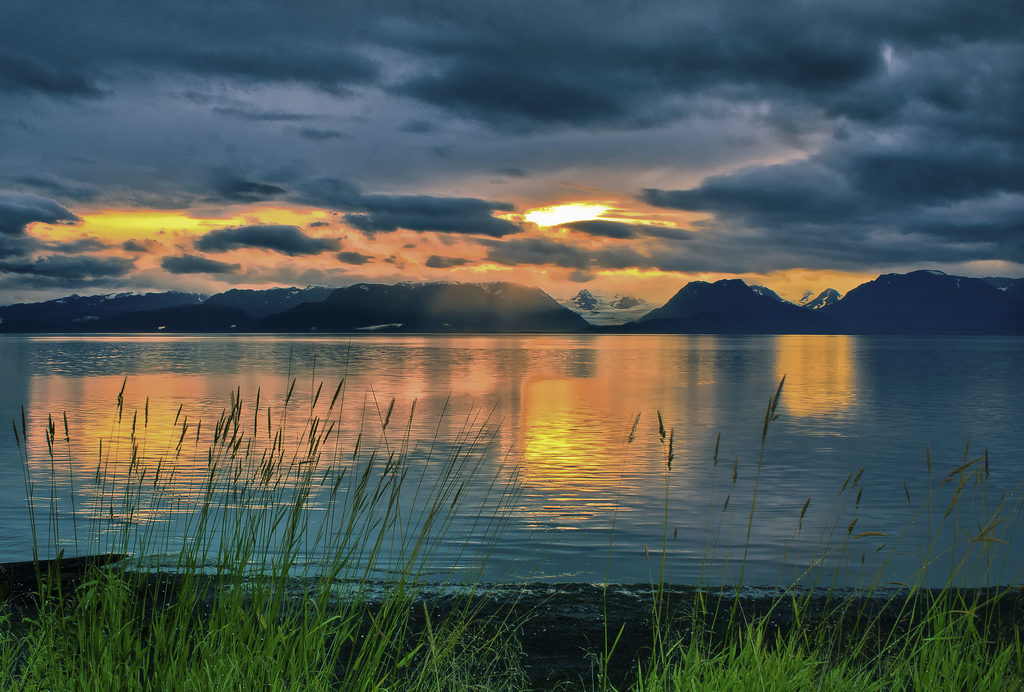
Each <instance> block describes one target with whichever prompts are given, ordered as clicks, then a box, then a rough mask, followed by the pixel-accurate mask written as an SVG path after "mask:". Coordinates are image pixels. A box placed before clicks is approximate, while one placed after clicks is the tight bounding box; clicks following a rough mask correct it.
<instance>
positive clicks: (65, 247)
mask: <svg viewBox="0 0 1024 692" xmlns="http://www.w3.org/2000/svg"><path fill="white" fill-rule="evenodd" d="M108 247H110V246H109V245H107V244H106V243H104V242H103V241H101V240H99V239H98V238H88V237H82V238H76V239H74V240H69V241H67V242H63V243H47V244H46V249H47V250H53V251H54V252H60V253H63V254H66V255H74V254H78V253H80V252H101V251H103V250H106V249H107V248H108Z"/></svg>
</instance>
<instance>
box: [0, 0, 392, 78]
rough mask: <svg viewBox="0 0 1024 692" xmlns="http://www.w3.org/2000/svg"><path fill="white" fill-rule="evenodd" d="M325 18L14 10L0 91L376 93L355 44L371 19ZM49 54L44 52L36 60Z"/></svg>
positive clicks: (108, 5)
mask: <svg viewBox="0 0 1024 692" xmlns="http://www.w3.org/2000/svg"><path fill="white" fill-rule="evenodd" d="M319 9H320V11H317V12H295V11H293V9H292V8H285V7H282V6H280V5H277V4H275V3H273V2H252V3H246V4H245V5H239V6H233V5H232V6H227V5H223V6H222V5H217V4H214V5H209V4H204V3H197V2H194V1H192V0H184V1H183V2H176V3H170V4H164V3H156V4H150V3H146V4H144V5H138V6H132V7H130V8H126V7H124V6H123V5H121V4H120V3H117V2H114V1H112V0H96V2H92V3H90V6H89V7H88V8H86V7H83V6H80V5H76V4H69V5H66V6H62V7H61V15H60V21H59V22H58V21H54V18H53V14H52V8H50V9H47V8H43V7H39V6H38V5H36V4H34V3H32V2H27V1H22V0H12V2H11V3H10V6H9V7H8V6H5V8H4V11H5V22H4V25H5V26H4V27H0V45H3V46H4V47H5V51H4V54H3V57H2V62H0V89H2V90H3V91H21V92H35V93H43V94H48V95H55V96H62V97H82V96H97V95H100V94H105V93H106V92H105V90H104V89H103V88H101V86H100V85H101V84H104V85H106V84H110V83H115V82H117V81H118V80H122V79H128V78H141V79H152V77H153V75H160V74H167V73H171V74H179V75H186V76H191V77H193V78H194V77H206V78H210V79H220V80H225V81H230V82H240V83H260V82H272V83H279V84H295V83H298V84H304V85H308V86H310V87H312V88H315V89H318V90H321V91H324V92H327V93H332V94H338V93H344V92H345V90H346V89H348V88H350V87H352V86H357V85H364V84H371V83H373V82H374V81H375V80H376V79H377V77H378V67H377V64H376V61H375V60H374V59H372V58H370V57H369V56H368V55H367V54H366V51H364V50H360V49H359V43H360V42H359V41H358V40H357V38H358V32H360V31H365V30H366V28H367V26H366V21H367V18H365V13H363V12H357V11H355V10H350V9H349V8H348V7H345V8H342V7H340V6H339V7H336V8H331V7H329V6H326V5H325V6H323V7H322V8H319ZM44 45H45V46H46V50H45V51H43V50H39V47H40V46H44ZM15 56H17V57H15ZM25 56H31V57H25Z"/></svg>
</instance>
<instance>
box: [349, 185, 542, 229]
mask: <svg viewBox="0 0 1024 692" xmlns="http://www.w3.org/2000/svg"><path fill="white" fill-rule="evenodd" d="M359 206H360V210H359V211H358V212H356V213H348V214H346V215H345V221H346V222H347V223H348V224H350V225H352V226H355V227H356V228H358V229H360V230H362V231H366V232H368V233H376V232H379V231H384V232H387V231H397V230H398V229H399V228H404V229H407V230H410V231H437V232H439V233H468V234H474V235H486V236H491V237H493V238H501V237H502V236H506V235H511V234H513V233H519V232H520V231H521V230H522V229H520V228H519V226H517V225H516V224H514V223H512V222H511V221H506V220H505V219H499V218H496V217H494V216H492V215H491V214H492V212H495V211H512V210H513V209H514V207H513V206H512V205H510V204H503V203H501V202H487V201H484V200H481V199H472V198H464V197H429V196H426V195H395V196H390V195H366V196H364V197H363V198H362V199H361V200H360V205H359Z"/></svg>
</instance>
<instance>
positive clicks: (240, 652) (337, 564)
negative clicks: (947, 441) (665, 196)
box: [0, 382, 1024, 692]
mask: <svg viewBox="0 0 1024 692" xmlns="http://www.w3.org/2000/svg"><path fill="white" fill-rule="evenodd" d="M294 386H295V385H294V382H293V383H292V386H291V388H290V389H289V390H288V392H287V393H286V394H285V395H284V397H283V401H280V402H277V403H278V405H277V406H275V407H271V406H268V405H266V404H261V402H260V394H259V392H257V395H256V398H255V401H254V402H252V404H246V403H244V402H243V401H242V397H241V394H240V392H239V391H235V392H232V393H231V395H230V397H229V403H228V405H227V406H226V407H225V409H224V411H223V413H222V414H221V415H220V417H219V418H218V419H217V420H216V421H214V422H213V424H212V425H207V426H204V425H203V423H202V422H201V421H191V420H190V419H189V418H188V417H187V415H185V414H184V413H183V412H182V410H181V409H180V408H179V410H178V412H177V413H176V414H175V416H174V417H173V425H172V427H171V428H170V431H171V432H170V435H169V437H170V439H169V440H159V441H157V442H156V443H154V442H153V441H152V440H151V439H149V437H150V434H149V433H150V425H151V424H150V410H149V402H148V401H147V402H146V404H145V406H144V407H143V408H142V409H141V410H140V411H138V412H134V413H132V414H131V415H129V414H128V413H127V411H126V408H125V405H124V397H123V393H124V390H123V388H122V392H121V393H120V394H119V395H118V401H117V406H116V410H115V415H114V422H113V423H112V426H111V432H110V434H109V435H108V436H107V437H106V438H104V440H103V441H102V442H101V444H99V448H98V452H97V456H96V457H95V466H94V469H91V470H90V473H89V474H87V477H84V478H83V477H82V474H81V472H80V470H78V471H76V463H77V461H78V460H77V459H76V454H75V453H74V451H73V448H72V440H71V435H70V433H69V430H68V427H69V426H68V422H67V418H66V417H65V418H64V419H63V421H62V425H61V424H55V422H54V421H53V420H52V419H50V420H48V421H47V425H46V440H47V449H46V453H45V454H43V455H41V456H40V458H36V457H34V456H32V455H31V454H30V452H29V450H28V444H27V442H26V440H27V434H26V433H27V430H26V428H27V424H26V422H25V417H24V416H23V418H22V421H21V424H20V426H19V425H15V431H14V432H15V437H16V440H17V443H18V445H19V448H20V449H21V453H22V463H23V465H24V468H25V484H26V492H27V495H28V509H29V512H30V516H31V519H32V526H33V531H34V541H33V545H34V558H35V559H34V561H33V568H32V575H31V578H30V579H28V581H27V582H26V583H27V584H28V585H27V586H25V584H22V588H20V590H19V588H18V584H16V583H15V581H16V580H14V579H11V580H9V583H7V584H6V586H5V588H6V589H7V591H6V593H3V598H2V599H0V600H2V605H0V689H25V690H44V689H46V690H53V689H74V690H80V689H84V690H101V689H102V690H118V689H161V690H162V689H175V690H177V689H181V690H200V689H201V690H207V689H225V690H234V689H237V690H250V689H271V690H521V689H531V688H532V689H551V688H555V689H576V688H583V689H601V690H627V689H630V690H636V691H637V692H646V691H648V690H651V691H653V690H684V689H685V690H748V689H758V690H806V689H824V690H832V689H836V690H839V689H843V690H847V689H852V690H923V689H928V690H931V689H948V690H965V689H1000V690H1013V689H1024V651H1022V646H1021V643H1022V642H1021V640H1022V629H1024V615H1022V613H1024V589H1021V587H1020V582H1021V579H1020V577H1021V575H1019V574H1007V572H1006V564H1007V560H1006V551H1007V550H1009V549H1010V547H1011V546H1012V544H1013V540H1012V536H1013V531H1014V530H1015V527H1016V523H1017V522H1018V521H1019V518H1020V513H1021V506H1020V501H1019V496H1018V495H1017V494H1016V491H1013V492H1008V493H1004V494H1003V495H1002V497H1001V498H1000V499H999V501H998V502H995V503H993V504H992V506H989V505H988V504H987V503H988V499H987V498H988V497H989V494H988V493H987V491H986V490H987V489H986V483H987V481H988V476H989V461H988V456H987V454H984V455H981V456H977V457H974V458H971V457H970V456H969V455H967V454H965V459H964V461H963V463H962V464H960V465H959V466H958V467H957V468H956V469H954V470H953V471H952V472H950V473H948V474H946V475H944V476H936V479H935V482H934V484H933V489H932V493H931V495H929V497H927V498H926V499H925V501H924V504H923V506H922V507H921V508H920V509H919V510H918V511H917V512H916V513H914V514H913V518H912V520H911V525H910V526H908V527H907V529H906V531H905V532H904V534H903V535H901V536H890V535H885V534H882V533H881V532H875V531H871V530H870V527H863V526H860V527H858V526H857V521H858V519H859V515H858V514H857V511H858V509H859V508H860V507H861V503H862V494H863V487H862V486H861V485H860V483H861V478H862V474H863V473H864V472H863V470H860V471H855V472H853V473H851V474H850V476H849V477H848V478H847V479H846V481H844V483H843V485H842V487H841V488H840V489H839V491H838V495H837V497H838V498H839V500H838V501H837V503H836V504H837V508H838V509H837V512H836V516H835V519H834V521H832V522H831V523H830V524H828V525H826V526H825V527H824V528H823V529H822V535H821V537H820V538H818V539H816V540H817V555H816V556H815V557H814V559H813V560H811V561H810V563H804V564H801V565H799V566H797V567H796V568H795V574H796V577H795V578H793V579H790V580H787V581H786V582H785V583H781V584H779V585H775V586H774V587H773V588H771V589H768V590H765V589H751V588H750V587H749V586H747V585H746V584H745V578H746V574H747V571H746V567H747V561H748V556H749V548H750V545H751V533H752V527H753V525H754V522H755V521H756V517H757V513H758V505H757V502H758V498H757V488H758V482H759V480H760V474H761V467H762V465H763V464H764V463H765V460H766V458H767V457H768V456H769V455H770V449H769V442H770V431H771V429H772V426H773V425H774V423H775V421H776V420H778V418H779V417H780V398H781V396H782V392H783V383H780V384H779V387H778V389H777V390H776V391H775V393H774V396H772V397H771V398H770V399H769V402H768V407H767V409H766V412H765V417H764V421H763V426H762V430H761V445H760V451H759V454H758V458H757V462H756V467H755V470H754V474H755V478H754V482H753V493H752V495H751V496H750V497H749V499H748V498H746V497H743V495H742V494H741V493H738V492H737V480H736V479H737V464H736V462H734V464H733V466H732V477H731V484H729V483H728V482H727V484H728V487H726V488H724V489H723V488H719V493H724V494H725V497H724V499H723V498H722V497H720V496H719V495H716V494H715V492H716V491H715V487H714V485H712V488H711V497H709V499H708V505H709V508H708V517H707V521H706V524H707V536H706V537H705V554H704V556H703V559H702V563H703V564H706V565H707V566H708V571H707V572H706V575H705V576H704V577H702V578H701V579H700V580H699V582H698V583H697V584H693V585H690V586H687V587H686V588H682V589H680V588H679V587H678V585H674V584H672V583H670V580H669V576H668V570H667V567H666V555H667V553H668V549H669V545H670V541H669V529H668V516H669V503H670V497H669V494H668V491H667V489H666V494H665V517H666V520H665V527H664V532H663V535H662V537H661V548H662V550H661V553H660V557H659V558H657V560H658V564H657V565H656V569H655V570H654V571H653V573H654V574H656V575H657V576H656V578H654V579H652V582H651V583H650V584H648V585H647V586H646V587H645V589H646V593H647V598H646V600H645V601H638V602H637V603H638V604H639V605H636V606H635V608H636V609H635V611H628V610H627V612H625V613H623V611H622V608H619V611H618V614H617V615H615V616H613V614H612V608H611V606H610V605H609V604H610V601H611V600H612V595H611V594H610V593H609V588H608V586H607V585H606V586H605V587H604V589H603V590H601V591H599V592H595V593H599V594H600V595H599V598H600V599H601V603H599V604H588V605H590V606H594V607H593V611H594V612H596V613H599V614H600V622H598V623H597V626H598V627H599V628H603V632H600V633H599V634H598V636H596V637H592V638H590V639H587V640H586V643H585V644H580V643H579V642H580V641H582V640H580V639H579V638H578V637H577V638H574V635H577V634H579V633H576V632H573V631H571V628H572V627H573V625H571V624H569V625H562V626H563V627H564V629H563V630H560V631H559V632H558V633H557V635H556V637H555V640H557V639H558V638H559V637H560V638H561V642H560V643H561V645H562V646H564V648H565V651H563V652H561V653H562V654H564V656H565V657H566V658H570V659H571V658H575V659H577V660H579V661H586V662H587V666H588V670H589V673H587V674H582V673H571V674H567V675H566V676H563V677H562V678H561V679H557V680H552V679H551V677H550V676H547V675H545V674H544V671H542V670H538V667H537V665H536V664H535V663H534V662H532V661H531V652H532V653H533V654H534V655H536V654H537V650H536V648H535V647H533V646H532V642H531V641H530V640H529V638H528V636H529V635H528V634H525V633H528V632H531V631H535V628H534V629H531V626H530V623H531V622H536V621H537V618H538V617H539V616H541V615H542V614H543V613H544V612H548V611H551V610H552V609H554V610H555V611H556V612H557V609H558V607H559V599H560V598H562V597H563V596H562V595H560V593H559V590H558V588H557V587H555V588H553V589H551V593H552V594H553V595H550V596H549V597H547V598H548V599H549V600H540V601H537V600H533V601H527V602H525V603H519V602H518V601H517V599H516V597H515V596H506V597H505V598H506V599H507V600H506V601H504V602H500V603H495V602H494V596H493V595H490V594H491V593H493V592H492V591H490V590H489V587H488V588H484V587H485V585H484V584H483V583H482V582H481V579H482V575H483V574H484V571H483V570H484V566H485V565H486V562H487V559H488V555H489V554H490V552H491V551H492V550H493V548H494V546H495V545H496V544H497V542H498V541H500V540H501V536H502V531H503V530H504V528H505V526H506V525H507V523H508V520H509V517H510V516H512V512H513V511H514V509H515V507H516V504H517V502H518V496H519V486H518V483H517V481H518V474H517V468H516V466H515V463H514V460H513V459H512V458H510V456H509V455H504V456H502V455H501V453H500V450H495V449H494V445H495V436H496V432H497V426H496V423H495V422H494V421H492V420H491V417H490V415H489V414H488V413H487V412H485V411H473V412H470V413H469V414H468V415H466V416H465V417H464V418H463V419H461V423H459V424H456V425H454V426H453V430H454V434H453V435H451V436H446V435H443V434H442V433H441V430H442V425H441V424H440V422H439V423H438V425H437V426H436V427H435V428H433V430H434V432H433V434H430V435H426V436H423V433H422V430H423V428H422V427H416V426H414V415H415V404H413V405H412V406H410V409H409V412H408V416H407V418H406V419H405V421H404V423H403V424H399V423H397V420H398V414H397V413H396V403H395V401H394V400H392V401H391V402H390V403H389V404H387V405H381V404H380V403H379V402H378V401H377V400H376V398H375V397H374V396H373V395H372V392H371V393H370V395H368V396H367V397H364V399H363V402H362V405H361V406H356V407H354V410H353V409H350V410H347V411H346V409H345V392H344V382H342V383H340V384H339V385H338V386H337V388H336V389H335V390H334V393H333V396H330V397H328V396H327V395H326V394H324V391H323V385H320V386H319V387H317V388H312V391H311V392H310V397H309V402H308V405H307V404H306V403H305V402H304V403H303V404H302V405H301V406H299V405H298V404H297V403H296V401H295V397H294ZM296 411H299V412H300V413H296ZM452 415H453V414H452V413H451V412H450V411H449V410H448V407H447V405H446V406H445V407H444V409H443V410H442V411H441V412H440V417H441V418H442V419H446V418H447V419H449V420H450V418H451V416H452ZM295 419H297V420H298V422H295ZM638 422H639V418H637V420H636V421H634V423H633V426H632V429H631V431H630V433H629V439H628V440H627V445H628V443H629V442H631V441H632V440H633V439H634V437H635V435H636V431H637V426H638ZM61 429H63V436H62V435H61V431H62V430H61ZM415 430H419V431H420V432H419V433H415V434H414V431H415ZM161 432H162V433H163V434H166V433H167V429H162V430H161ZM657 434H658V439H659V441H660V442H661V444H662V445H663V448H664V450H665V472H666V478H668V474H669V473H671V466H672V462H673V458H674V449H673V440H674V432H673V430H672V429H671V427H669V428H666V425H665V421H664V419H663V418H662V416H661V414H660V413H659V414H658V433H657ZM417 435H419V437H417ZM718 447H719V446H718V444H717V443H716V446H715V451H714V454H713V456H712V464H713V465H714V466H716V467H717V465H718ZM495 459H498V460H499V461H500V463H498V464H495ZM928 472H929V474H930V473H931V460H930V458H929V459H928ZM172 481H173V483H172ZM666 483H667V480H666ZM172 485H173V487H174V490H173V492H172V491H171V490H169V488H171V486H172ZM44 489H45V490H44ZM904 490H905V488H904ZM62 493H66V496H65V497H60V496H61V494H62ZM740 498H742V500H741V499H740ZM72 500H73V501H74V503H75V504H72ZM730 501H733V503H734V508H735V507H736V506H738V505H736V504H735V503H736V502H740V501H742V502H744V503H746V502H747V501H749V506H747V505H746V504H743V506H742V509H741V514H742V516H743V518H744V520H745V522H746V523H745V526H741V527H740V528H739V530H738V532H737V533H738V534H739V535H740V536H743V538H742V539H741V542H740V543H739V544H738V545H732V544H731V543H729V541H728V538H726V539H723V538H722V536H721V535H720V531H721V523H720V520H718V519H717V518H716V517H715V516H713V515H715V514H722V515H724V514H725V512H726V509H727V508H728V507H729V503H730ZM907 501H908V504H909V503H910V494H909V492H907ZM808 504H809V503H804V504H803V506H802V509H801V510H800V512H799V516H794V517H793V520H794V523H795V535H796V537H797V538H803V537H802V536H801V535H800V532H801V531H803V522H804V520H805V514H806V511H807V507H808ZM965 504H970V508H971V512H966V511H965V512H964V513H963V514H961V511H960V508H961V507H962V506H964V505H965ZM65 506H70V507H71V508H72V511H71V513H70V515H68V514H66V513H64V512H63V510H62V508H63V507H65ZM978 507H981V509H982V510H984V512H981V513H979V512H978V511H977V509H978ZM845 510H849V511H847V512H846V513H845V514H844V511H845ZM850 513H852V514H853V516H852V518H851V516H850ZM967 516H970V517H978V516H981V517H983V519H982V520H981V521H980V522H976V524H977V525H971V526H968V525H967V522H966V521H965V520H963V519H962V518H961V517H967ZM43 517H45V520H44V519H43ZM972 521H975V520H974V519H972ZM716 525H717V526H718V527H719V528H718V529H714V528H713V527H715V526H716ZM922 527H924V528H925V529H926V530H925V531H924V533H923V535H924V538H925V540H924V544H923V545H921V536H922V530H921V529H922ZM950 534H952V536H953V538H952V541H947V540H946V539H942V540H941V541H940V538H939V537H940V536H948V535H950ZM730 535H732V527H730ZM866 545H872V546H875V547H874V552H875V554H876V555H878V556H880V557H879V558H878V564H879V565H881V567H880V568H879V570H878V573H877V574H875V575H874V576H872V575H870V574H868V575H867V578H866V579H860V580H857V581H856V584H857V586H855V587H848V586H843V582H844V579H842V578H841V577H843V576H848V574H847V573H848V572H850V571H851V570H852V569H854V568H855V567H856V566H858V565H861V564H863V563H862V561H863V556H864V554H865V552H866V550H865V548H864V546H866ZM719 550H721V551H722V552H723V553H724V554H725V555H726V556H727V557H726V559H725V560H722V559H721V555H720V554H719ZM886 550H888V551H890V553H891V554H898V553H899V554H904V555H905V554H906V553H907V551H919V553H918V555H919V564H920V569H919V570H918V571H917V573H915V574H914V575H912V578H911V579H909V580H907V581H905V582H901V583H899V584H892V583H889V582H888V581H887V580H886V578H885V576H884V575H885V569H886V567H887V566H888V564H889V563H888V560H889V558H888V557H886V555H887V554H890V553H886V552H885V551H886ZM65 551H66V552H68V553H73V554H76V555H92V556H96V558H97V559H95V560H93V561H92V562H91V563H90V564H87V565H86V567H85V568H84V569H76V570H74V571H73V572H69V571H68V570H67V569H65V567H66V564H67V562H68V561H67V560H65V559H64V558H63V554H64V552H65ZM732 555H736V556H738V557H737V558H736V559H737V560H738V563H737V562H735V561H734V562H733V564H731V565H730V564H728V563H729V557H728V556H732ZM103 556H106V558H104V559H101V558H103ZM723 562H724V563H725V565H726V568H727V569H724V570H723V571H722V573H721V574H718V572H716V571H715V570H716V569H717V566H718V565H720V564H722V563H723ZM844 571H845V572H844ZM718 577H721V578H720V579H719V578H718ZM0 585H2V584H0ZM506 593H507V594H514V593H515V589H508V590H507V591H506ZM616 617H617V618H618V619H617V620H616V619H615V618H616ZM634 619H635V620H638V621H641V620H642V621H643V622H645V623H647V624H646V625H645V626H646V631H644V632H641V633H640V635H637V633H636V628H632V629H631V628H629V627H628V625H629V624H630V622H631V621H632V620H634ZM613 620H614V621H613ZM547 622H551V620H550V617H549V620H548V621H547ZM567 622H568V620H567ZM577 622H579V621H577ZM556 624H557V623H556ZM545 626H547V625H545ZM549 641H551V640H549ZM542 653H548V652H542Z"/></svg>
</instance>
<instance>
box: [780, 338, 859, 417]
mask: <svg viewBox="0 0 1024 692" xmlns="http://www.w3.org/2000/svg"><path fill="white" fill-rule="evenodd" d="M855 339H856V337H852V336H845V335H839V336H817V335H816V336H809V335H787V336H779V337H776V338H775V379H776V380H781V379H782V376H783V375H785V376H786V384H785V386H784V389H783V396H782V405H783V407H784V409H785V411H786V412H787V413H788V414H791V415H794V416H799V417H821V416H832V417H834V416H837V415H842V414H845V413H849V412H850V410H851V409H852V408H853V406H854V404H855V403H856V400H857V389H858V382H857V367H856V341H855Z"/></svg>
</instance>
